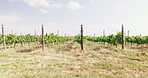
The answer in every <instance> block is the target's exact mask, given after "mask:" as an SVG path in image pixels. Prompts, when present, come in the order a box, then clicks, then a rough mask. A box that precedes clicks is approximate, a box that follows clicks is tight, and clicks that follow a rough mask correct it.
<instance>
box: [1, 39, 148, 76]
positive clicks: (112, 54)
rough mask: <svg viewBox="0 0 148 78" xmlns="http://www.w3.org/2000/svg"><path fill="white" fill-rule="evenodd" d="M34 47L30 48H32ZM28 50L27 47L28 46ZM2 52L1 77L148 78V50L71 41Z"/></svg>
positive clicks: (16, 48)
mask: <svg viewBox="0 0 148 78" xmlns="http://www.w3.org/2000/svg"><path fill="white" fill-rule="evenodd" d="M33 46H34V44H31V45H30V47H33ZM25 47H28V45H26V46H25ZM23 48H24V47H15V48H10V49H7V50H5V51H2V50H1V51H0V78H147V77H148V48H139V49H137V48H133V47H130V48H126V49H125V50H121V47H119V48H116V47H115V46H109V45H103V44H101V43H98V42H89V41H87V42H86V43H85V44H84V48H85V49H84V51H81V50H80V44H79V43H77V42H74V41H68V42H65V43H62V44H56V45H50V46H47V47H45V49H44V51H42V49H41V48H39V49H36V50H34V51H31V52H17V51H18V50H20V49H23Z"/></svg>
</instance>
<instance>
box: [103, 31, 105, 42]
mask: <svg viewBox="0 0 148 78" xmlns="http://www.w3.org/2000/svg"><path fill="white" fill-rule="evenodd" d="M103 36H104V37H105V30H103ZM104 45H105V41H104Z"/></svg>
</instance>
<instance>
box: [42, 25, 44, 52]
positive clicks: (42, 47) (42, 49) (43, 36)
mask: <svg viewBox="0 0 148 78" xmlns="http://www.w3.org/2000/svg"><path fill="white" fill-rule="evenodd" d="M42 50H44V25H43V24H42Z"/></svg>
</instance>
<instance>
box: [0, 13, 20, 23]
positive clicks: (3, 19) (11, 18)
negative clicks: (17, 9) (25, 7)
mask: <svg viewBox="0 0 148 78" xmlns="http://www.w3.org/2000/svg"><path fill="white" fill-rule="evenodd" d="M0 18H1V19H0V22H18V21H20V20H22V19H21V18H20V17H19V16H18V15H17V13H12V14H9V15H3V14H0Z"/></svg>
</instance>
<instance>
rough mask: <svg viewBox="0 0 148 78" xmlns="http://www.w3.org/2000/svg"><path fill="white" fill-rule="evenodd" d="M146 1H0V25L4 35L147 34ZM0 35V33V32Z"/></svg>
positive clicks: (147, 2) (147, 6)
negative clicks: (43, 32) (43, 30)
mask: <svg viewBox="0 0 148 78" xmlns="http://www.w3.org/2000/svg"><path fill="white" fill-rule="evenodd" d="M147 4H148V0H0V24H1V25H2V24H3V25H4V27H5V34H10V33H11V30H13V32H14V33H16V34H18V35H19V34H29V33H30V34H34V31H35V29H36V31H37V34H38V35H40V34H41V26H42V24H43V25H44V28H45V33H55V34H56V33H57V30H59V34H60V35H61V36H62V35H65V33H66V35H70V36H73V35H77V34H79V33H80V26H81V24H82V25H83V27H84V35H89V36H93V35H94V34H95V35H96V36H101V35H102V34H103V30H105V32H106V35H109V34H116V33H117V32H120V31H121V25H122V24H123V25H124V30H125V33H127V31H128V30H129V31H130V35H131V36H133V35H140V34H141V35H148V21H147V20H148V5H147ZM0 32H1V30H0Z"/></svg>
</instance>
